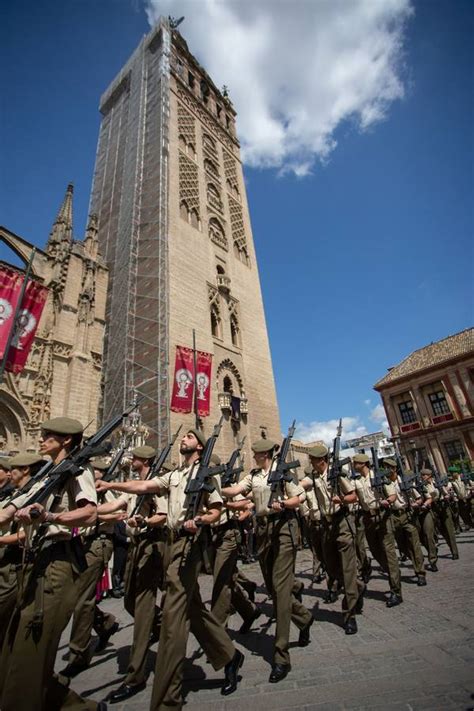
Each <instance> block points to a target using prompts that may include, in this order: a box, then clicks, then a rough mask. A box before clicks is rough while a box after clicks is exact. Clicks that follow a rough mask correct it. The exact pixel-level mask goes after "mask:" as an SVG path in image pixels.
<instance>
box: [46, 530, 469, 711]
mask: <svg viewBox="0 0 474 711" xmlns="http://www.w3.org/2000/svg"><path fill="white" fill-rule="evenodd" d="M458 542H459V552H460V560H458V561H453V560H451V556H450V555H449V551H448V550H447V547H446V545H445V544H444V542H443V543H442V544H441V546H440V559H439V572H438V573H428V585H427V587H425V588H418V587H417V586H416V584H414V583H413V579H412V576H411V573H412V570H411V568H410V567H409V566H408V565H406V564H404V565H403V567H402V580H403V583H404V585H403V596H404V603H403V604H402V605H400V606H399V607H395V608H393V609H390V610H389V609H387V608H386V607H385V592H386V591H387V589H388V585H387V580H386V578H385V577H384V576H382V575H381V574H380V572H379V571H378V569H377V568H376V569H375V573H374V576H373V578H372V579H371V581H370V584H369V589H368V592H367V595H366V600H365V606H364V611H363V614H362V615H360V616H359V617H358V624H359V634H357V635H355V636H352V637H348V636H346V635H345V634H344V630H343V629H342V628H341V626H340V624H341V615H340V601H338V602H336V603H334V604H332V605H325V604H324V603H323V602H322V594H323V592H324V585H311V577H310V576H311V556H310V554H309V552H308V551H306V550H304V551H301V552H300V553H299V554H298V560H297V575H298V577H299V578H300V579H301V580H302V581H304V584H305V594H304V598H303V601H304V603H305V604H306V605H307V606H308V607H309V608H310V609H312V611H313V613H314V616H315V618H316V622H315V624H314V625H313V628H312V641H311V644H310V645H309V647H306V648H299V647H298V646H296V644H297V639H298V631H297V629H296V628H295V627H293V628H292V642H291V650H290V651H291V663H292V671H291V673H290V674H289V676H288V677H287V678H286V679H285V680H284V681H282V682H280V683H279V684H269V683H268V675H269V673H270V663H271V655H272V639H273V632H274V625H273V624H270V623H269V620H268V616H267V615H268V614H269V613H270V611H271V606H270V605H269V602H268V600H267V597H266V594H265V591H264V589H263V586H262V578H261V575H260V569H259V567H258V564H251V565H246V566H243V568H244V570H245V572H246V574H247V575H248V576H249V577H251V578H252V579H253V580H255V581H256V582H257V583H258V585H259V587H258V589H257V601H258V602H259V603H260V604H261V609H262V611H263V613H264V615H262V617H261V618H260V619H259V620H258V621H257V623H256V625H255V629H254V630H252V631H251V632H250V633H249V634H248V635H247V636H245V637H244V636H242V635H239V634H238V632H237V631H236V630H237V629H238V628H239V626H240V624H241V623H242V620H241V619H240V618H238V617H237V616H236V615H234V617H232V619H231V623H230V634H231V636H232V637H233V639H234V640H235V642H236V644H237V645H238V647H239V649H241V650H242V651H243V652H244V654H245V662H244V666H243V667H242V681H241V683H240V684H239V688H238V690H237V691H236V692H235V694H233V695H231V696H229V697H226V698H224V697H222V696H221V695H220V687H221V683H222V679H223V673H222V671H221V672H214V671H213V669H212V667H211V666H210V665H209V664H207V663H206V660H205V658H204V656H203V655H202V654H201V653H200V652H199V650H198V649H197V644H196V641H195V639H194V638H193V637H190V639H189V644H188V660H187V662H186V665H185V687H184V690H185V698H186V708H188V709H189V710H190V711H204V709H205V710H206V711H240V710H242V711H243V710H244V709H245V710H246V711H250V710H251V711H260V709H262V710H264V711H268V710H270V709H272V711H273V709H293V710H294V711H297V710H300V711H303V709H304V710H305V711H310V710H313V709H314V711H326V710H327V711H338V710H339V709H341V710H342V709H344V710H346V709H351V711H362V710H363V709H364V710H365V709H383V711H401V710H402V709H405V710H407V711H418V710H421V709H430V710H431V709H440V710H442V711H445V710H447V709H457V710H458V711H461V710H464V711H465V710H466V709H474V693H473V692H474V630H473V608H474V600H473V592H472V585H473V581H474V575H473V572H474V532H472V531H470V532H466V533H462V534H461V535H460V536H459V537H458ZM201 590H202V594H203V599H204V600H209V597H210V590H211V579H210V577H209V576H203V577H202V578H201ZM101 604H102V606H103V608H104V609H106V610H110V611H112V612H113V613H114V614H115V615H116V616H117V617H118V618H119V620H120V623H121V629H120V630H119V632H118V633H117V634H116V635H114V637H112V639H111V641H110V643H109V645H108V647H107V649H106V650H105V651H104V652H102V653H101V654H98V655H96V656H94V657H93V660H92V664H91V666H90V668H89V669H87V670H86V671H85V672H83V673H82V674H80V675H79V676H78V677H76V678H75V679H74V680H73V681H72V684H71V685H72V687H73V688H74V689H75V690H77V691H79V692H80V693H81V694H83V695H85V696H90V697H92V698H94V699H97V700H103V699H104V698H105V697H106V696H107V694H108V693H109V692H110V691H111V690H113V689H115V688H116V687H117V686H118V685H119V684H120V681H121V678H122V677H123V675H124V673H125V671H126V666H127V659H128V652H129V649H130V647H129V645H130V640H131V634H132V619H131V617H130V616H129V615H128V614H127V613H126V612H125V611H124V610H123V602H122V600H111V599H110V600H106V601H104V602H103V603H101ZM68 631H69V630H66V633H65V635H64V637H63V641H62V644H61V648H60V650H59V654H58V658H57V669H58V670H59V669H61V668H62V667H63V666H64V665H65V662H64V661H63V657H64V655H65V654H66V652H67V642H68ZM155 658H156V645H155V646H154V647H152V649H151V651H150V653H149V668H150V672H151V673H150V676H149V679H148V685H147V688H146V690H144V691H143V692H142V693H140V694H138V695H137V696H135V697H133V698H132V699H130V700H128V701H127V702H125V703H122V704H114V705H110V706H109V709H116V710H117V711H125V710H126V711H146V710H147V709H148V708H149V701H150V695H151V687H152V683H153V670H154V666H155Z"/></svg>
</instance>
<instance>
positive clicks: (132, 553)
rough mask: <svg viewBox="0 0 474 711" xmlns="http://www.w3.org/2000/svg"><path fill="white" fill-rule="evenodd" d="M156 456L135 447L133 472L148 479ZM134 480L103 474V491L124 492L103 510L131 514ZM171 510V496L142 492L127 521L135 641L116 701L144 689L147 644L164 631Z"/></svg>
mask: <svg viewBox="0 0 474 711" xmlns="http://www.w3.org/2000/svg"><path fill="white" fill-rule="evenodd" d="M155 457H156V450H155V449H153V447H150V446H148V445H144V446H142V447H136V448H135V449H133V450H132V464H131V467H132V471H134V472H135V473H137V474H138V476H139V478H140V480H142V481H144V480H145V479H146V478H147V476H148V474H149V471H150V467H151V465H152V463H153V460H154V459H155ZM150 481H151V480H150ZM154 481H156V480H154ZM131 483H138V482H125V483H124V484H121V483H120V482H115V481H112V482H108V483H105V482H103V481H102V480H101V479H98V481H97V489H98V491H99V492H106V491H107V490H108V489H112V490H116V491H120V492H122V493H121V496H119V497H117V498H115V499H114V500H113V501H111V502H109V503H104V504H103V505H102V506H101V508H100V512H101V514H111V513H115V512H117V511H120V510H126V512H127V514H128V516H129V517H130V515H131V514H132V513H133V511H134V509H135V508H136V506H137V494H136V493H134V491H135V489H133V487H132V488H127V486H129V484H131ZM124 487H125V488H124ZM127 492H128V493H127ZM167 511H168V504H167V501H166V498H165V497H164V496H156V495H155V494H153V493H151V495H147V496H144V497H143V500H142V503H141V505H140V508H139V510H138V512H137V513H136V514H135V516H134V517H132V518H128V520H127V524H128V529H127V532H128V534H129V536H130V546H129V550H128V557H127V564H126V568H125V595H124V604H125V609H126V610H127V612H128V613H129V614H130V615H132V617H133V618H134V623H133V643H132V647H131V649H130V657H129V661H128V668H127V674H126V676H125V679H124V681H123V683H122V684H121V685H120V686H119V687H118V689H116V690H115V691H113V692H112V693H111V694H110V695H109V701H110V702H111V703H119V702H120V701H125V700H126V699H129V698H131V697H132V696H134V695H135V694H137V693H138V692H140V691H143V689H144V688H145V686H146V659H147V655H148V649H149V647H150V645H151V644H153V643H154V642H156V641H157V640H158V639H159V636H160V618H161V610H160V608H159V607H157V606H156V594H157V591H158V588H160V589H163V581H164V574H165V555H166V551H165V549H166V538H167V532H166V529H165V523H166V516H167Z"/></svg>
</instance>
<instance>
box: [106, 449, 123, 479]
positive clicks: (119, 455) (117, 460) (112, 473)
mask: <svg viewBox="0 0 474 711" xmlns="http://www.w3.org/2000/svg"><path fill="white" fill-rule="evenodd" d="M125 450H126V447H125V446H124V447H120V449H119V450H117V452H116V454H115V455H114V458H113V459H112V461H111V462H110V464H109V467H108V469H107V471H106V472H105V474H104V475H103V477H102V481H113V480H114V479H115V470H116V469H117V467H118V465H119V464H120V460H121V459H122V457H123V455H124V452H125Z"/></svg>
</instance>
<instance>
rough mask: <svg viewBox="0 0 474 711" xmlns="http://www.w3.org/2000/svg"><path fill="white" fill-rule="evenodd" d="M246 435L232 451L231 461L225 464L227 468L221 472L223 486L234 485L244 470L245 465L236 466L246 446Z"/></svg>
mask: <svg viewBox="0 0 474 711" xmlns="http://www.w3.org/2000/svg"><path fill="white" fill-rule="evenodd" d="M244 442H245V437H244V438H243V439H242V440H240V442H238V443H237V449H234V451H233V452H232V454H231V456H230V459H229V461H228V462H227V464H226V465H225V470H224V471H223V472H222V474H221V484H222V488H225V487H226V486H233V484H235V482H236V480H237V477H238V475H239V474H240V472H241V471H243V468H244V467H243V466H242V465H241V466H239V467H236V466H235V464H236V462H237V459H238V458H239V456H240V451H241V449H242V447H243V446H244Z"/></svg>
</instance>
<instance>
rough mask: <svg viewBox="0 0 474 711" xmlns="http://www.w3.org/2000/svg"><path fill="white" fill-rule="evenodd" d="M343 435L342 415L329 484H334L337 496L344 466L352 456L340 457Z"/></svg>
mask: <svg viewBox="0 0 474 711" xmlns="http://www.w3.org/2000/svg"><path fill="white" fill-rule="evenodd" d="M341 436H342V417H341V418H339V424H338V426H337V432H336V436H335V437H334V442H333V445H332V452H331V456H330V462H331V466H330V467H329V472H328V477H327V479H328V484H330V486H332V488H333V489H334V492H335V494H336V496H339V478H340V477H341V476H342V475H343V471H342V467H343V466H344V465H345V464H351V458H350V457H345V459H339V453H340V451H341Z"/></svg>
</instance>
